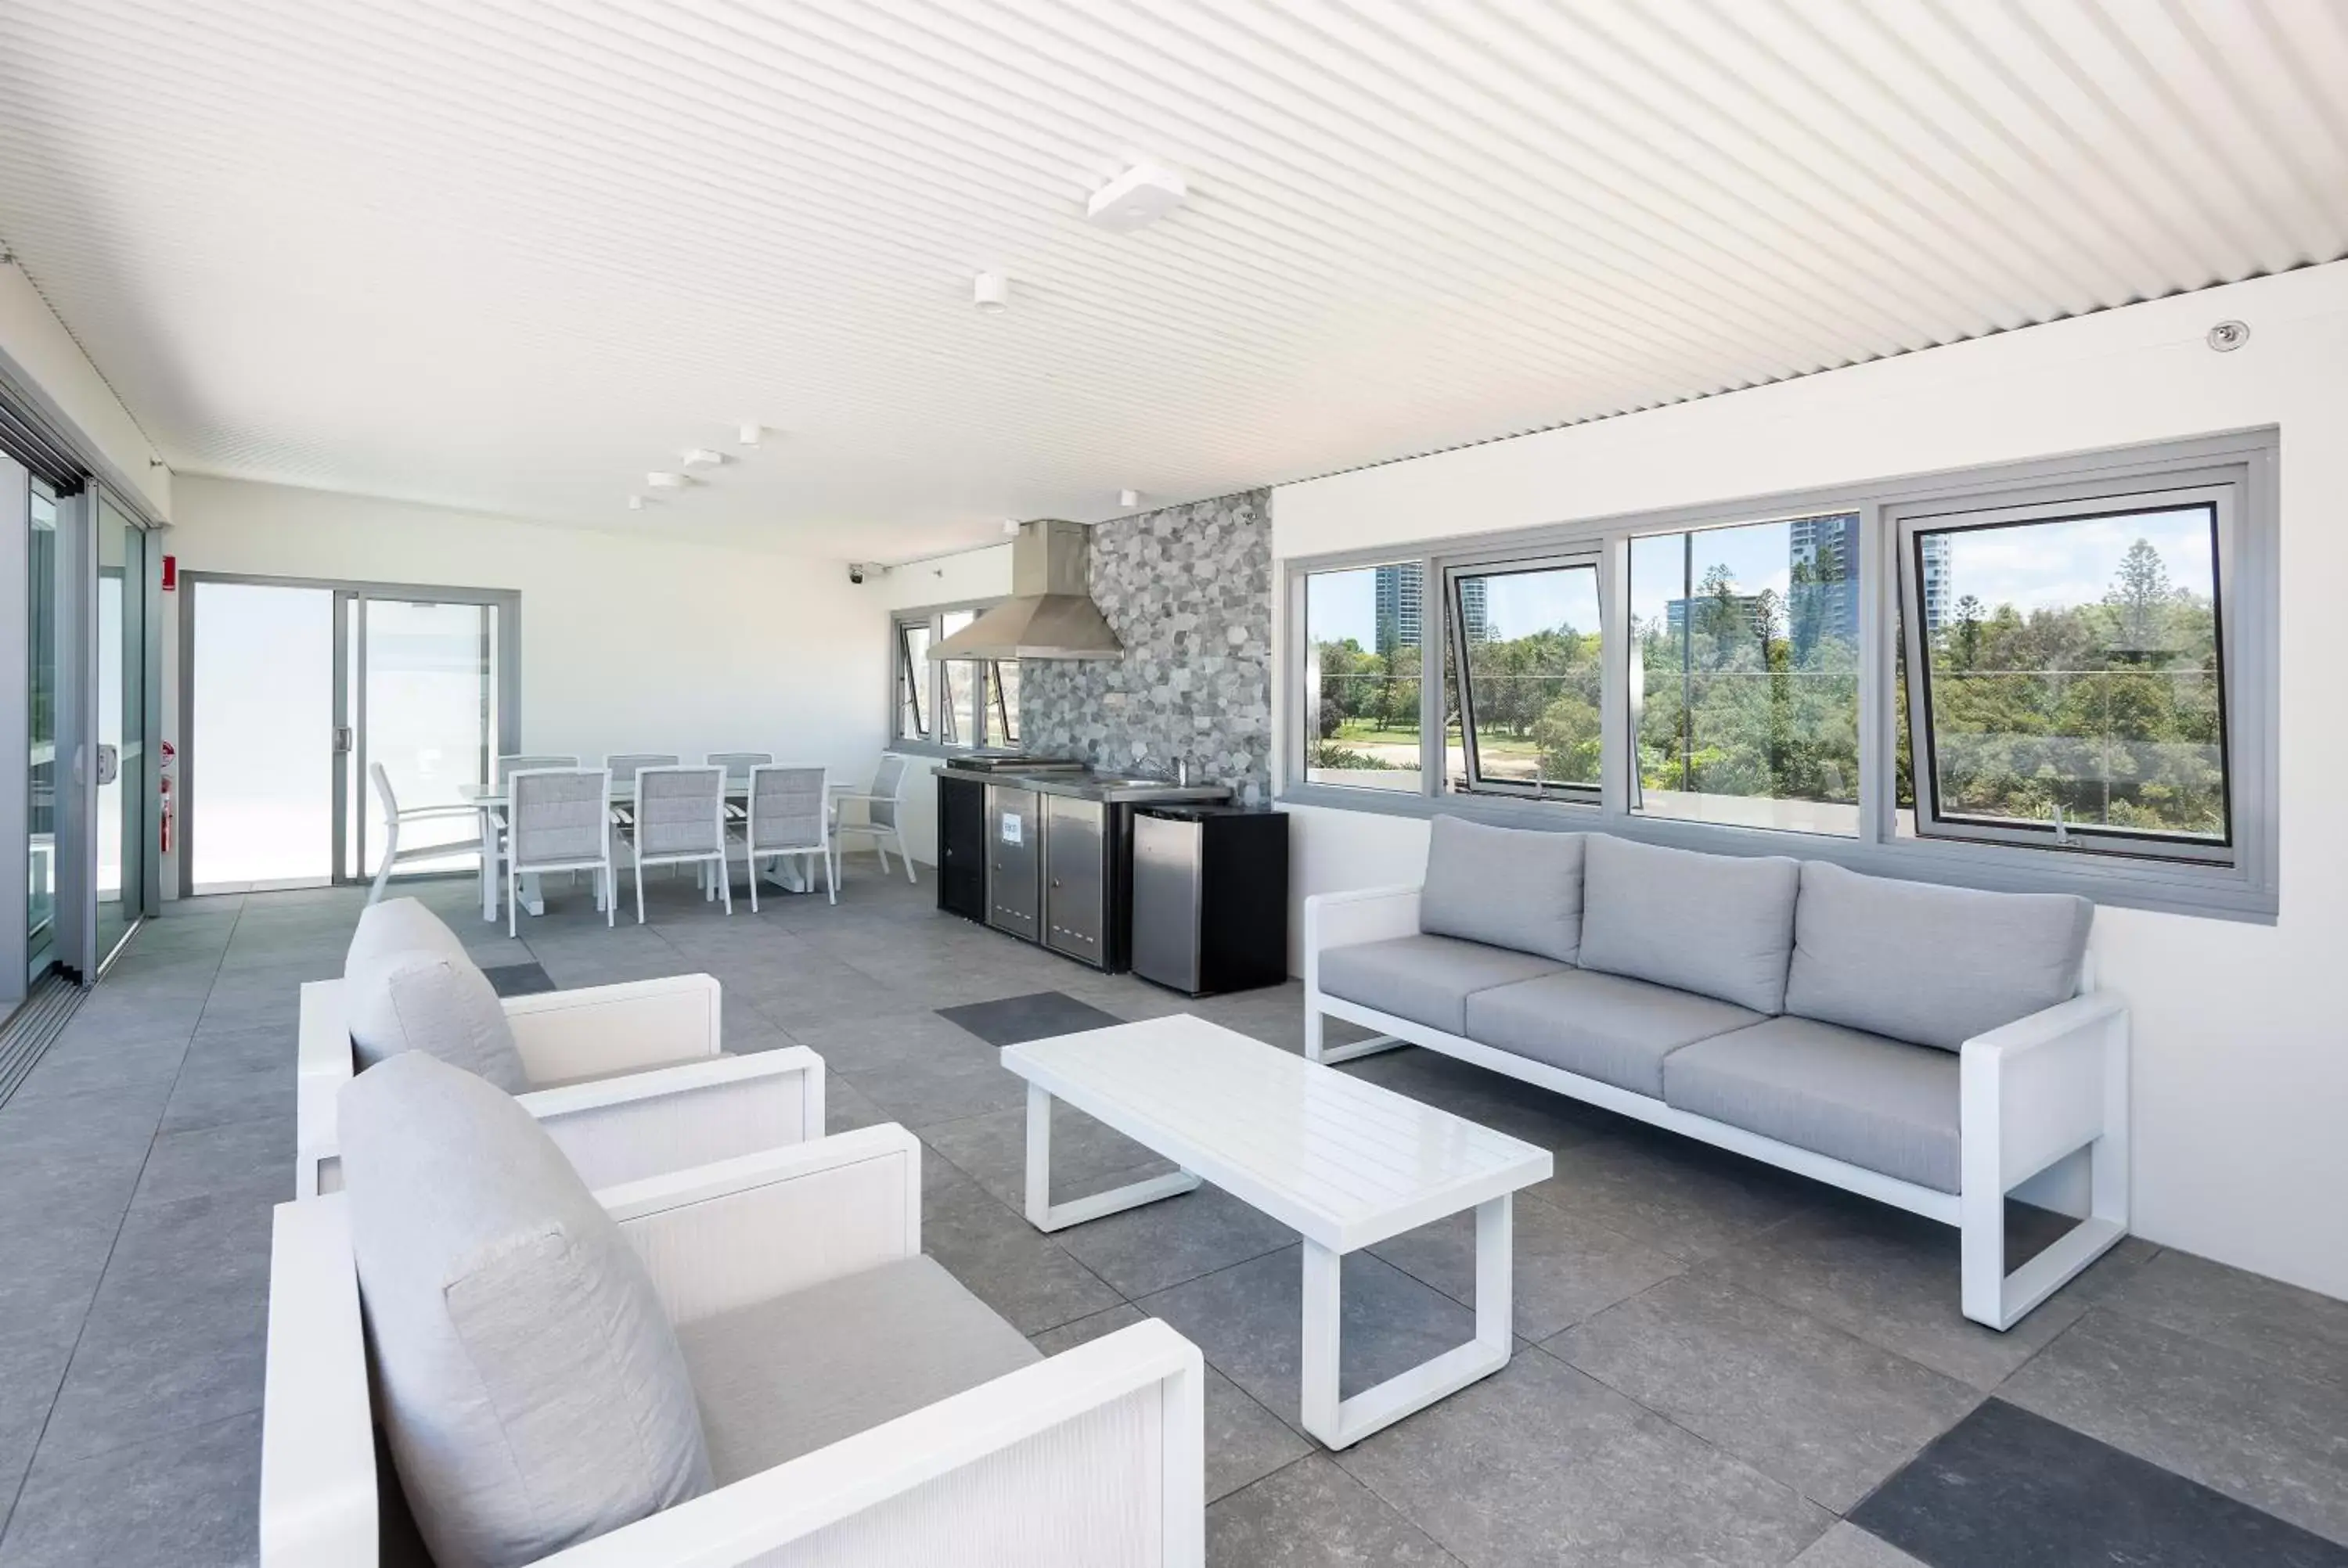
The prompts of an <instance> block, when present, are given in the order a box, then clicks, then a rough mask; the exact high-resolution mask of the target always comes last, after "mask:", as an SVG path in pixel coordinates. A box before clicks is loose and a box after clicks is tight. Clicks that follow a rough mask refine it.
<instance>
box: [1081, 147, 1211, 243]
mask: <svg viewBox="0 0 2348 1568" xmlns="http://www.w3.org/2000/svg"><path fill="white" fill-rule="evenodd" d="M1189 194H1190V188H1189V186H1187V185H1185V184H1183V183H1182V177H1181V176H1180V175H1179V174H1177V173H1175V172H1174V171H1173V170H1172V169H1160V168H1159V167H1158V166H1157V165H1156V164H1154V163H1137V164H1135V165H1134V166H1133V167H1132V168H1131V169H1127V170H1126V171H1125V172H1124V173H1123V174H1120V175H1118V176H1117V178H1116V179H1112V180H1110V181H1109V182H1108V183H1107V185H1104V186H1102V187H1101V188H1100V189H1099V190H1096V191H1094V192H1093V194H1092V200H1089V201H1087V202H1086V203H1085V217H1086V220H1088V221H1090V222H1091V223H1093V224H1094V225H1095V226H1097V227H1098V228H1102V229H1107V231H1110V232H1111V233H1114V234H1129V233H1131V232H1132V231H1135V230H1136V229H1139V228H1141V227H1143V226H1144V225H1145V224H1149V223H1155V222H1156V221H1158V220H1159V219H1160V218H1163V217H1165V216H1166V214H1168V213H1169V212H1171V211H1173V210H1174V209H1176V208H1177V207H1179V206H1181V205H1182V201H1183V199H1184V198H1185V197H1187V196H1189Z"/></svg>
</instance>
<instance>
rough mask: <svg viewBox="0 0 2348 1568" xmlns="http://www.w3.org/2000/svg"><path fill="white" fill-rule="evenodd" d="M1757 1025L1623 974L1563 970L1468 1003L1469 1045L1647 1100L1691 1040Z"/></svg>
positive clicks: (1725, 1007)
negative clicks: (1666, 1063) (1670, 1059)
mask: <svg viewBox="0 0 2348 1568" xmlns="http://www.w3.org/2000/svg"><path fill="white" fill-rule="evenodd" d="M1760 1021H1761V1015H1760V1014H1759V1013H1757V1012H1755V1011H1753V1010H1752V1009H1749V1008H1741V1007H1738V1006H1736V1005H1735V1003H1733V1002H1724V1001H1715V999H1712V998H1711V997H1700V996H1697V995H1696V994H1694V992H1693V991H1675V990H1673V989H1671V988H1670V987H1668V986H1658V985H1652V984H1650V983H1649V982H1647V981H1645V980H1634V979H1627V978H1625V977H1623V976H1622V975H1601V974H1596V973H1593V972H1592V971H1591V970H1589V969H1567V970H1565V971H1563V972H1562V973H1560V974H1554V975H1543V976H1542V977H1541V978H1540V979H1537V980H1519V981H1518V982H1517V983H1516V984H1515V985H1512V986H1495V987H1493V988H1492V989H1490V990H1485V991H1478V992H1477V993H1476V994H1475V995H1473V996H1471V997H1469V998H1468V1039H1470V1040H1475V1041H1476V1042H1477V1043H1478V1044H1479V1045H1491V1046H1498V1048H1499V1049H1500V1050H1509V1051H1514V1052H1515V1053H1516V1054H1517V1055H1519V1056H1524V1057H1529V1058H1531V1059H1532V1060H1533V1061H1545V1062H1547V1063H1549V1065H1550V1066H1551V1067H1561V1068H1563V1069H1564V1070H1565V1071H1568V1072H1578V1073H1581V1075H1582V1076H1583V1077H1585V1078H1595V1079H1597V1080H1598V1081H1600V1082H1601V1083H1612V1084H1614V1085H1615V1086H1617V1087H1618V1088H1622V1089H1628V1090H1630V1091H1632V1092H1633V1093H1638V1094H1644V1095H1647V1096H1649V1097H1651V1098H1653V1099H1656V1100H1661V1099H1662V1098H1663V1058H1665V1057H1666V1056H1669V1055H1670V1054H1671V1053H1672V1052H1673V1051H1674V1050H1678V1049H1679V1048H1680V1047H1681V1046H1684V1045H1685V1044H1687V1043H1688V1042H1689V1041H1691V1040H1703V1039H1705V1038H1706V1037H1708V1036H1711V1035H1715V1034H1725V1033H1727V1032H1728V1031H1729V1030H1733V1029H1743V1028H1745V1027H1746V1026H1747V1025H1749V1024H1756V1023H1759V1022H1760Z"/></svg>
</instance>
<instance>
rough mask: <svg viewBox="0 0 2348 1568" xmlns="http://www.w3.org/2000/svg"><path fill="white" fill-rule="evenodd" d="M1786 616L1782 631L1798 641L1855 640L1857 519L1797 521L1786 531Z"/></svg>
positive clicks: (1845, 515)
mask: <svg viewBox="0 0 2348 1568" xmlns="http://www.w3.org/2000/svg"><path fill="white" fill-rule="evenodd" d="M1787 534H1788V536H1789V537H1788V540H1787V563H1786V564H1787V576H1788V578H1789V579H1790V581H1789V585H1788V587H1787V592H1786V612H1787V625H1788V630H1791V631H1792V633H1793V634H1794V636H1795V638H1796V640H1797V641H1802V640H1804V639H1809V640H1818V639H1835V640H1838V641H1847V640H1849V639H1852V638H1855V637H1857V636H1858V635H1859V517H1858V515H1857V514H1856V513H1853V512H1838V513H1836V514H1835V515H1833V516H1831V517H1824V518H1795V519H1794V521H1792V522H1791V523H1788V524H1787Z"/></svg>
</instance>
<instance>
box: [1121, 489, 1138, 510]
mask: <svg viewBox="0 0 2348 1568" xmlns="http://www.w3.org/2000/svg"><path fill="white" fill-rule="evenodd" d="M1117 505H1118V506H1120V507H1138V506H1139V505H1141V492H1140V491H1138V490H1119V491H1118V492H1117Z"/></svg>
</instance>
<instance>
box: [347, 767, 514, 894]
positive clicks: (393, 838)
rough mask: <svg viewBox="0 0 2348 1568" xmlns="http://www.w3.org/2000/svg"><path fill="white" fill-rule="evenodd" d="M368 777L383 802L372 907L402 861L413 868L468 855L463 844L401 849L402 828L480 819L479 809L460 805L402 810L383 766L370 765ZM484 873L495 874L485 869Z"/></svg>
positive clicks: (377, 797) (412, 846)
mask: <svg viewBox="0 0 2348 1568" xmlns="http://www.w3.org/2000/svg"><path fill="white" fill-rule="evenodd" d="M367 777H368V778H369V779H370V780H372V781H373V782H374V784H375V793H376V799H377V800H379V801H381V802H382V803H383V861H382V864H380V865H379V866H376V873H375V882H374V885H373V886H369V887H368V888H367V899H366V901H367V902H368V903H370V904H373V903H375V902H376V900H378V899H380V898H381V897H383V887H384V884H385V883H386V882H388V881H390V880H391V871H392V867H393V866H397V865H398V864H399V863H400V862H401V861H403V860H405V861H407V862H408V863H409V864H411V865H412V864H414V863H415V862H417V861H418V860H446V859H448V856H451V855H461V854H463V853H464V852H465V848H466V845H464V844H463V843H461V842H459V843H455V844H450V843H445V842H444V843H440V844H419V845H410V846H409V847H407V848H406V849H402V848H400V847H399V830H400V828H401V827H403V826H406V825H410V824H413V823H418V822H450V821H454V820H455V819H457V818H458V817H460V816H461V817H464V818H466V819H467V820H468V821H473V820H477V819H478V818H479V810H480V808H479V807H478V806H471V805H458V804H450V805H412V806H409V807H408V808H407V810H405V811H402V810H401V809H400V807H399V800H398V797H396V795H394V794H392V789H391V775H390V774H387V773H386V772H384V770H383V764H381V763H369V764H367ZM483 874H484V875H485V876H487V875H494V873H493V872H489V871H486V870H485V871H484V873H483Z"/></svg>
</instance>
